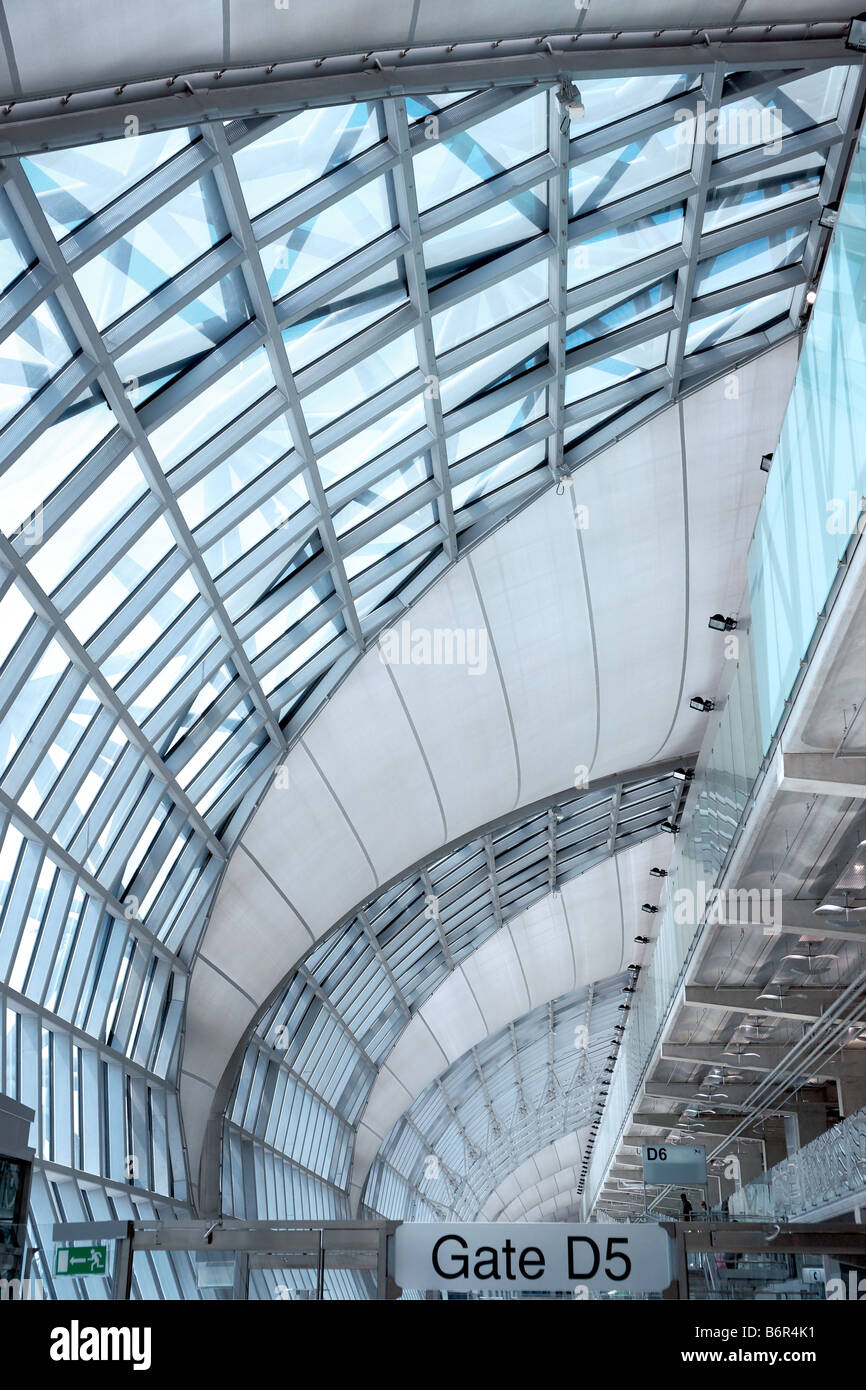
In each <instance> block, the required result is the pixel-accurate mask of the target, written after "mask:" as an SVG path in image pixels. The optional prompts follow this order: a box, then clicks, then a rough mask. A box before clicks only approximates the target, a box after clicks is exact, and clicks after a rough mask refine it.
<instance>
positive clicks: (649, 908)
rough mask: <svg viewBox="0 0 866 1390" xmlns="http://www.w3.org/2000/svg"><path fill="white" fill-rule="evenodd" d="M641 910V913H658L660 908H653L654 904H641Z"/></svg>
mask: <svg viewBox="0 0 866 1390" xmlns="http://www.w3.org/2000/svg"><path fill="white" fill-rule="evenodd" d="M640 910H641V912H658V908H657V907H653V905H652V903H641V908H640Z"/></svg>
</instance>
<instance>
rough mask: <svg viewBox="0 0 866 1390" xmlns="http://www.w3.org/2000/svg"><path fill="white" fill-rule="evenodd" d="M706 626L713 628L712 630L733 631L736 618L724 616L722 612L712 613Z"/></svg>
mask: <svg viewBox="0 0 866 1390" xmlns="http://www.w3.org/2000/svg"><path fill="white" fill-rule="evenodd" d="M708 626H709V627H711V628H712V629H713V632H733V630H734V628H735V627H736V626H737V620H736V618H726V617H725V615H724V613H714V614H713V616H712V617H711V618H710V621H709V623H708Z"/></svg>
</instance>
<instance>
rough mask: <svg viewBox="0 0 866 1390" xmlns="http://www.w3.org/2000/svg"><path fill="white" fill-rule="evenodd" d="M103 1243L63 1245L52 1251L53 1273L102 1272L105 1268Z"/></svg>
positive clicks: (79, 1273) (80, 1273)
mask: <svg viewBox="0 0 866 1390" xmlns="http://www.w3.org/2000/svg"><path fill="white" fill-rule="evenodd" d="M106 1253H107V1252H106V1247H105V1246H104V1245H65V1246H62V1247H60V1246H58V1248H57V1250H56V1251H55V1252H54V1273H55V1274H78V1275H82V1274H104V1273H105V1269H106Z"/></svg>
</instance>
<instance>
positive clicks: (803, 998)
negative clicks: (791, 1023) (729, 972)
mask: <svg viewBox="0 0 866 1390" xmlns="http://www.w3.org/2000/svg"><path fill="white" fill-rule="evenodd" d="M758 988H759V986H757V985H753V986H752V988H751V989H742V988H738V987H736V986H732V985H720V986H718V987H717V988H713V986H712V985H686V988H685V993H684V996H683V1003H684V1004H686V1005H692V1006H693V1007H694V1008H698V1009H718V1010H720V1011H721V1012H722V1013H735V1014H766V1015H767V1016H768V1017H769V1018H793V1019H798V1020H801V1021H803V1020H805V1021H806V1022H812V1021H813V1020H814V1019H817V1018H820V1017H821V1015H822V1014H823V1013H824V1012H825V1011H826V1009H828V1008H829V1007H830V1005H831V1004H834V1003H835V1002H836V1000H837V999H838V997H839V991H838V990H835V989H809V990H800V991H798V994H799V997H798V998H794V997H793V996H789V997H788V998H787V999H786V998H784V997H783V999H782V1001H781V1003H779V1002H778V1001H776V1000H774V1001H772V1003H770V1002H769V1001H767V1000H759V999H758V996H757V989H758ZM862 1021H863V1020H853V1019H852V1020H851V1022H857V1023H860V1022H862Z"/></svg>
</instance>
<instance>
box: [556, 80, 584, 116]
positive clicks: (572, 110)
mask: <svg viewBox="0 0 866 1390" xmlns="http://www.w3.org/2000/svg"><path fill="white" fill-rule="evenodd" d="M556 96H557V100H558V101H559V104H560V106H561V107H562V109H563V111H564V112H565V113H566V115H567V116H568V119H569V120H570V121H580V120H582V119H583V117H584V115H585V114H586V112H585V110H584V106H583V97H582V96H581V95H580V88H579V87H576V86H575V84H574V83H573V82H572V80H571V78H570V77H563V79H562V81H561V82H560V84H559V88H558V90H557V93H556Z"/></svg>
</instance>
